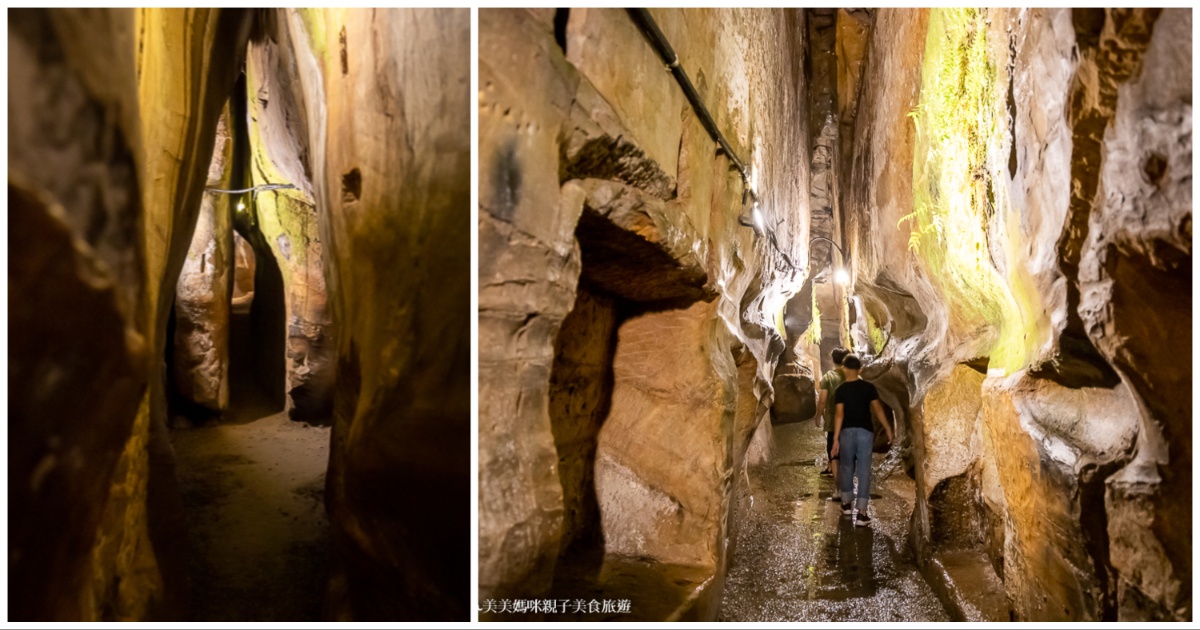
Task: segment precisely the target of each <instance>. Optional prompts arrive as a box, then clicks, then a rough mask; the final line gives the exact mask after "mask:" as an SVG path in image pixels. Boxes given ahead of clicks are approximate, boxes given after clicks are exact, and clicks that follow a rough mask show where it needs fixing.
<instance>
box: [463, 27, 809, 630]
mask: <svg viewBox="0 0 1200 630" xmlns="http://www.w3.org/2000/svg"><path fill="white" fill-rule="evenodd" d="M652 14H653V15H654V17H655V19H656V20H658V21H660V26H661V27H662V29H663V31H664V33H666V35H667V37H668V38H670V40H671V42H672V45H673V46H674V47H675V48H676V50H677V52H678V53H679V56H680V58H681V59H682V60H683V61H682V63H683V65H684V66H685V67H686V69H687V71H688V73H689V74H690V76H691V77H692V81H693V83H694V84H696V85H697V89H698V90H699V92H700V93H701V95H702V98H703V99H704V100H705V102H706V103H707V106H708V108H709V109H710V110H711V111H712V114H713V116H714V119H715V121H716V124H717V126H718V127H720V128H721V129H723V130H724V133H725V135H726V136H727V138H728V139H729V142H730V144H731V145H732V146H733V147H734V149H735V151H737V152H738V154H739V156H740V157H741V158H742V159H743V160H746V161H748V162H749V163H751V164H752V165H753V166H752V168H753V172H754V175H753V179H754V182H755V183H754V186H755V189H756V191H757V192H758V194H759V196H760V198H759V203H760V208H761V211H762V212H764V213H765V215H766V218H765V222H766V224H767V225H770V226H771V227H772V229H773V231H774V232H775V235H774V237H773V238H774V245H773V244H772V242H771V241H768V240H767V239H765V238H755V237H754V236H753V234H752V232H751V230H748V229H745V228H744V227H742V226H741V225H740V224H739V220H738V217H739V214H745V217H744V219H745V220H749V215H748V213H749V208H748V207H744V206H743V205H742V192H743V188H742V182H741V180H740V176H739V175H738V174H737V172H736V171H735V170H733V169H731V165H730V161H729V160H728V159H727V158H726V157H725V156H724V155H721V154H720V153H719V152H718V151H717V148H716V144H715V143H714V141H713V139H712V138H711V137H710V136H709V135H708V133H707V132H706V131H705V129H704V127H703V125H702V124H701V123H700V121H699V120H698V119H697V118H696V116H695V113H694V112H693V110H692V109H691V106H690V105H689V104H688V102H687V100H686V99H685V98H684V96H683V93H682V92H681V91H680V90H679V87H678V85H676V84H675V82H674V80H673V79H671V78H670V75H667V74H664V73H662V72H661V68H662V62H661V60H660V59H659V58H658V56H657V54H656V53H655V52H654V50H653V49H652V48H651V47H650V46H649V44H648V43H647V42H646V40H645V39H644V37H643V36H642V35H641V33H640V32H639V31H638V29H637V27H636V26H635V24H634V22H633V21H632V20H631V19H630V16H629V15H628V14H627V13H626V12H624V11H620V10H613V9H570V10H567V9H559V10H557V11H549V10H528V11H526V10H485V11H484V12H483V14H482V15H481V20H480V31H481V32H480V97H479V99H480V100H479V112H480V166H479V168H480V222H479V232H480V324H479V334H480V346H479V347H480V454H479V455H480V498H479V500H480V534H479V535H480V551H479V553H480V556H479V564H480V585H479V587H480V596H481V601H485V600H488V599H489V598H503V597H535V596H537V597H540V596H549V595H550V594H551V593H559V592H588V590H589V589H597V588H599V589H601V590H602V591H604V590H605V589H607V591H606V592H612V593H614V594H615V593H617V592H620V591H621V589H626V591H628V590H629V589H642V588H644V589H651V590H652V591H653V592H655V593H661V594H662V602H661V604H662V605H656V606H647V607H644V608H643V610H641V611H640V612H637V613H635V615H634V618H639V619H648V620H649V619H711V618H713V617H714V616H715V615H716V608H717V603H718V601H719V595H720V584H721V580H720V576H721V575H723V573H724V571H725V570H726V563H727V560H728V554H729V545H730V544H731V542H732V535H733V532H732V530H731V529H730V528H729V527H730V525H729V523H730V520H731V519H730V515H731V514H732V512H733V510H734V506H733V501H732V489H733V487H734V484H737V483H744V481H740V480H741V479H742V475H741V474H740V471H742V469H743V467H744V465H745V463H746V461H756V462H759V461H762V460H763V459H764V458H765V457H767V455H768V454H769V452H770V439H769V435H770V434H769V421H768V420H767V418H768V416H769V413H768V410H769V408H770V404H771V400H772V387H771V382H772V379H773V375H774V372H775V365H776V363H777V362H778V360H779V357H780V356H781V355H782V354H783V352H784V351H785V347H784V346H785V344H784V343H783V341H782V339H781V335H780V333H779V331H778V330H777V329H776V322H777V319H778V318H779V317H780V313H781V312H782V310H783V306H784V304H785V303H786V302H787V299H788V298H790V297H791V296H792V295H793V294H794V293H795V292H796V291H798V290H799V287H800V284H801V282H802V276H801V272H800V271H799V270H794V269H792V268H791V267H790V266H788V264H787V261H789V260H791V261H802V260H804V259H805V257H806V255H807V254H806V250H805V249H804V243H805V242H806V240H805V239H804V235H805V234H806V233H807V229H808V225H807V222H806V221H803V222H802V221H795V220H792V219H793V216H794V215H799V214H800V213H802V212H803V211H802V208H804V207H806V206H807V190H808V186H807V164H808V160H807V155H808V148H807V136H808V134H807V124H806V122H805V120H804V112H803V109H802V108H803V105H802V103H803V102H804V99H805V98H806V96H805V94H804V91H803V87H804V85H803V84H804V75H803V72H802V65H801V64H802V59H803V49H802V42H803V40H804V30H805V29H804V22H803V15H802V14H801V13H799V12H795V11H783V12H766V11H751V12H744V13H736V14H735V13H724V12H703V11H670V10H654V11H652ZM556 25H557V26H556ZM556 28H557V29H558V30H557V36H556ZM767 42H770V43H769V44H768V43H767ZM518 68H519V69H520V70H519V71H518V70H517V69H518ZM785 156H786V157H785ZM796 156H802V157H803V159H799V164H800V171H799V173H797V171H796V169H795V166H796V163H797V157H796ZM797 175H799V176H797ZM585 376H586V377H587V378H584V377H585ZM514 436H520V437H519V439H518V438H515V437H514ZM593 563H599V564H593ZM596 567H601V568H600V569H599V571H596V570H594V569H596ZM656 567H657V569H656ZM656 571H660V572H661V573H662V575H663V576H666V575H672V576H676V577H677V580H676V582H675V586H671V585H670V584H669V583H667V582H668V581H660V580H666V578H656V577H654V576H655V575H656ZM618 574H619V575H624V576H625V577H624V578H622V577H618ZM710 576H711V577H712V578H715V579H709V577H710ZM485 616H486V614H485ZM543 617H544V618H546V619H548V620H550V619H554V617H553V616H549V615H544V616H543Z"/></svg>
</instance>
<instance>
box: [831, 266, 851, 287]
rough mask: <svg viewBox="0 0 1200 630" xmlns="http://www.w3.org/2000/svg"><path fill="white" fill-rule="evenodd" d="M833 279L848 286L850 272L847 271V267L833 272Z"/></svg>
mask: <svg viewBox="0 0 1200 630" xmlns="http://www.w3.org/2000/svg"><path fill="white" fill-rule="evenodd" d="M833 281H834V282H836V283H838V284H840V285H842V286H846V285H848V284H850V274H848V273H846V270H845V269H838V270H837V271H835V272H834V273H833Z"/></svg>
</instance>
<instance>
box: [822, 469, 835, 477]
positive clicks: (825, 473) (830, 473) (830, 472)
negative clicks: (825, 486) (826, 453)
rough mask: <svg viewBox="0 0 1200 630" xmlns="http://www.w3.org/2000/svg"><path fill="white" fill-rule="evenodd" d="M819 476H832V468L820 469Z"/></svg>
mask: <svg viewBox="0 0 1200 630" xmlns="http://www.w3.org/2000/svg"><path fill="white" fill-rule="evenodd" d="M821 476H822V477H832V476H833V471H832V470H829V469H828V468H826V469H825V470H822V471H821Z"/></svg>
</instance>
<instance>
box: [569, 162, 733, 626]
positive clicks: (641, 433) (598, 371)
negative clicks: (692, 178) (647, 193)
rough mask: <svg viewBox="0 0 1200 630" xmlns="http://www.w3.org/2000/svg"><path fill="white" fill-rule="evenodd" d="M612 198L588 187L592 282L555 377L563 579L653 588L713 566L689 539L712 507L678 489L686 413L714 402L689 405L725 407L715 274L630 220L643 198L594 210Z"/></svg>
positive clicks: (580, 235) (582, 283) (580, 589)
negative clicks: (708, 286)
mask: <svg viewBox="0 0 1200 630" xmlns="http://www.w3.org/2000/svg"><path fill="white" fill-rule="evenodd" d="M584 186H585V187H588V188H589V190H590V191H592V192H593V193H595V192H596V191H598V190H599V191H605V192H611V191H613V190H618V192H619V194H620V195H623V196H625V197H624V199H626V200H628V199H629V198H630V196H632V197H633V198H636V199H638V200H639V201H638V203H639V204H642V205H637V206H635V207H637V208H639V210H634V211H632V212H630V214H633V215H637V213H638V212H640V211H642V210H645V207H646V206H647V205H653V204H654V203H660V202H656V201H652V200H651V201H647V200H646V199H645V198H644V197H641V196H640V193H638V192H636V191H634V190H633V189H631V188H628V187H624V186H623V185H622V184H617V183H615V182H600V181H599V180H589V182H588V183H587V184H584ZM606 199H608V200H611V199H612V197H607V196H605V194H604V193H598V194H595V195H594V196H592V197H589V199H588V202H587V203H586V204H585V207H584V210H583V215H582V216H581V218H580V221H579V224H578V227H577V230H576V238H577V240H578V242H579V246H580V252H581V258H582V266H581V273H580V280H579V285H578V289H577V292H576V300H575V305H574V307H573V309H572V310H571V312H570V313H568V315H567V316H566V317H565V318H564V320H563V322H562V325H561V327H560V329H559V333H558V336H557V337H556V339H555V345H554V351H555V356H554V362H553V365H552V368H551V376H550V392H549V406H550V418H551V428H552V431H553V434H554V439H555V447H556V449H557V453H558V474H559V480H560V483H561V484H562V490H563V505H564V511H563V527H562V530H561V531H562V537H561V539H560V547H559V559H558V562H557V565H556V566H557V568H556V574H555V585H554V588H553V589H552V590H553V592H554V593H556V594H559V593H564V594H570V595H571V596H574V594H580V595H583V594H586V593H587V592H593V593H594V592H596V590H597V589H599V590H601V591H603V592H605V593H614V592H623V589H627V588H643V587H645V584H646V583H645V580H647V579H651V580H653V581H654V582H655V583H658V582H659V581H660V580H666V579H667V578H666V577H663V576H670V575H674V573H672V572H673V571H675V572H678V571H679V569H678V567H683V566H696V565H701V564H702V562H701V561H699V560H689V558H700V557H703V556H704V551H697V550H696V549H693V548H692V547H694V546H697V545H695V544H693V541H692V540H690V537H693V536H694V537H696V538H698V537H699V536H698V535H696V531H697V529H699V528H703V527H706V526H708V525H711V526H712V527H713V531H715V527H716V524H715V522H714V523H705V524H700V521H702V520H703V519H704V518H707V513H705V514H701V515H699V516H698V515H696V512H698V511H700V510H698V509H697V508H696V506H695V505H692V503H693V502H696V501H697V499H695V498H694V497H690V496H688V495H687V493H686V492H683V491H681V489H680V488H678V487H674V486H684V485H686V484H687V482H686V481H682V482H681V481H680V480H681V479H686V478H687V477H688V476H689V475H690V472H689V471H688V470H687V467H686V466H681V465H679V464H678V463H677V462H676V463H672V462H673V461H674V460H673V459H672V457H673V454H672V452H671V450H672V449H671V447H670V446H669V443H671V442H672V441H674V442H675V443H676V444H678V443H681V442H685V441H689V440H692V439H695V438H696V436H693V435H691V434H690V431H692V430H693V429H690V428H688V427H678V425H679V423H681V422H683V420H682V419H683V418H688V419H690V420H692V421H693V422H694V425H696V426H706V425H705V422H706V420H705V419H704V418H702V417H698V416H699V415H702V413H703V412H699V411H695V410H693V409H691V408H690V407H688V405H690V404H695V405H697V409H699V408H700V407H703V408H705V409H711V408H713V407H716V408H717V409H718V410H719V409H720V406H719V405H714V404H713V403H712V397H711V396H717V397H719V395H720V394H719V393H716V394H713V392H719V391H720V389H719V387H720V386H719V383H718V381H717V379H716V377H715V376H710V373H711V372H712V368H711V365H710V363H709V359H708V357H707V355H706V354H705V349H704V344H705V343H707V341H705V333H704V331H705V330H707V328H705V326H711V325H712V322H713V321H714V314H713V312H712V308H713V307H712V306H711V305H710V304H708V303H705V302H703V301H697V298H698V297H699V296H701V295H702V291H701V289H700V287H701V286H702V285H703V284H704V282H703V279H704V277H705V276H704V275H703V274H702V273H701V274H700V276H699V277H695V276H696V273H695V270H694V269H691V268H689V267H688V266H687V265H681V264H679V262H678V261H676V260H675V259H673V258H672V257H671V256H670V255H669V254H667V253H666V252H665V251H664V250H663V249H659V248H658V247H657V245H656V243H658V241H656V240H655V239H654V238H652V237H647V236H645V235H643V234H640V233H638V232H634V231H632V230H629V229H626V228H625V227H624V226H625V225H626V223H623V218H622V217H625V216H629V215H622V214H621V213H622V212H625V211H627V210H628V208H629V207H630V206H622V207H620V208H617V207H616V206H618V204H616V203H614V204H613V206H611V207H605V208H596V207H594V206H602V205H603V203H602V202H603V200H606ZM638 216H640V215H638ZM698 340H699V341H700V343H696V341H698ZM684 381H687V382H688V383H690V384H692V385H693V386H694V387H693V389H691V390H690V391H688V390H687V388H686V387H684V386H683V382H684ZM681 391H686V392H687V393H684V394H680V393H678V392H681ZM698 392H705V394H704V395H709V396H710V397H709V398H704V395H693V394H696V393H698ZM718 400H719V398H718ZM713 425H714V426H719V422H714V423H713ZM676 427H678V428H676ZM695 430H696V431H698V432H702V431H703V429H695ZM697 474H699V473H697ZM714 513H715V510H714ZM614 563H615V564H614ZM602 564H603V566H605V567H607V568H605V569H603V570H601V565H602ZM613 566H619V567H620V569H619V570H618V569H613V568H612V567H613ZM649 567H657V568H654V569H651V568H649ZM664 567H672V568H665V569H664ZM690 575H691V574H687V575H685V576H683V577H680V576H678V575H677V576H676V577H675V578H673V579H675V580H678V582H675V583H674V586H672V583H671V582H662V586H663V588H664V589H666V590H668V591H671V590H679V589H682V590H680V592H683V590H686V588H688V587H689V585H690V586H691V587H694V586H695V585H696V583H697V582H696V581H695V580H693V579H692V578H691V577H689V576H690ZM604 576H607V577H604ZM635 585H640V586H635ZM560 596H564V597H565V596H568V595H560ZM676 603H677V602H676ZM659 605H662V606H665V607H667V608H669V607H671V606H673V605H675V604H673V603H670V601H667V600H665V599H664V601H663V602H660V603H659Z"/></svg>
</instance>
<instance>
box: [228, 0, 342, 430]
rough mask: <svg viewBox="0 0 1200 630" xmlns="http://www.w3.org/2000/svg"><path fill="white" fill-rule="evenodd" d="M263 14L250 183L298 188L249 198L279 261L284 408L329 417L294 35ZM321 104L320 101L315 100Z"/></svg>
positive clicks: (251, 78) (256, 48)
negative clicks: (284, 329)
mask: <svg viewBox="0 0 1200 630" xmlns="http://www.w3.org/2000/svg"><path fill="white" fill-rule="evenodd" d="M280 19H282V17H281V16H280V15H278V14H276V13H268V14H267V16H266V17H265V19H264V23H265V24H264V29H269V30H270V35H268V36H265V37H261V38H256V39H255V41H254V42H253V43H252V44H251V46H250V51H249V54H248V58H247V64H246V70H247V72H246V83H247V85H246V91H247V94H246V101H247V106H248V111H247V116H248V118H247V126H248V132H247V133H248V135H249V146H250V152H251V164H250V177H249V183H250V184H252V185H254V186H266V185H272V184H282V185H291V186H294V187H295V188H286V189H279V190H269V191H268V190H264V191H262V192H260V193H259V194H257V195H255V196H254V197H253V199H251V200H250V201H251V203H252V204H253V208H252V210H251V211H252V212H254V213H255V221H254V226H255V228H256V229H257V231H258V232H259V233H260V234H261V235H262V245H264V246H265V247H266V249H267V251H269V253H270V255H271V257H272V258H273V259H274V260H275V262H276V263H277V264H278V266H279V270H280V273H281V276H282V279H283V291H284V308H285V309H286V311H287V315H286V318H287V346H286V347H287V349H286V355H287V365H286V368H285V369H286V370H287V379H286V380H287V383H286V390H287V406H288V414H289V415H290V417H292V418H293V419H297V420H308V421H313V422H320V423H327V422H329V418H330V416H331V414H332V412H333V381H334V371H335V363H334V353H335V350H336V346H335V343H334V340H333V339H332V333H333V330H332V320H331V314H330V309H329V296H328V290H327V287H326V285H325V261H324V258H325V248H324V244H323V243H322V239H321V236H320V230H319V225H320V219H319V212H318V209H317V202H316V199H315V193H314V191H313V185H312V181H311V180H312V158H311V157H310V150H311V149H310V147H309V146H308V138H309V132H308V128H307V126H308V124H309V123H308V115H307V113H306V111H305V109H306V107H308V106H309V105H308V104H307V103H305V101H304V100H303V98H302V88H301V87H300V85H297V84H296V83H297V81H298V79H299V77H298V76H297V69H296V68H297V60H296V54H297V53H296V52H295V49H294V45H293V43H292V40H291V37H290V35H289V34H288V31H287V30H286V29H285V28H281V27H280V25H279V24H278V23H277V22H278V20H280ZM317 107H319V106H317Z"/></svg>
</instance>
